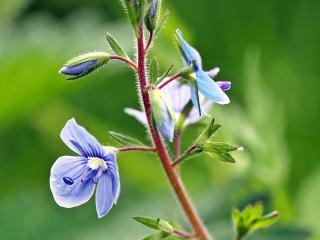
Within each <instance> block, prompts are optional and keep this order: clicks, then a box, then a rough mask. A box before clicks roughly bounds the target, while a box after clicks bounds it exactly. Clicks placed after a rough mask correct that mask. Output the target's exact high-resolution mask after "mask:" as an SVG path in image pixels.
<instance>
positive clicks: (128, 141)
mask: <svg viewBox="0 0 320 240" xmlns="http://www.w3.org/2000/svg"><path fill="white" fill-rule="evenodd" d="M109 135H110V137H111V138H112V139H113V140H115V141H116V142H118V143H120V144H121V145H122V146H144V144H143V143H142V142H140V141H139V140H137V139H135V138H132V137H129V136H126V135H124V134H122V133H117V132H113V131H109Z"/></svg>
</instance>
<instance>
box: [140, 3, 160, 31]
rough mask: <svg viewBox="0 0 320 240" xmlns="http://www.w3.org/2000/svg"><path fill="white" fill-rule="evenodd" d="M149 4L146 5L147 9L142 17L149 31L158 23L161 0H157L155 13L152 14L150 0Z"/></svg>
mask: <svg viewBox="0 0 320 240" xmlns="http://www.w3.org/2000/svg"><path fill="white" fill-rule="evenodd" d="M150 2H151V3H150V6H149V7H148V11H147V14H146V16H145V18H144V22H145V26H146V28H147V29H148V31H149V32H153V31H154V30H155V29H156V27H157V25H158V21H159V16H160V12H161V5H162V0H157V6H156V9H155V13H154V15H153V16H152V4H153V3H152V2H153V1H152V0H151V1H150Z"/></svg>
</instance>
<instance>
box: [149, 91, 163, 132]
mask: <svg viewBox="0 0 320 240" xmlns="http://www.w3.org/2000/svg"><path fill="white" fill-rule="evenodd" d="M149 96H150V101H151V108H152V113H153V117H154V119H155V121H156V123H157V125H159V126H161V124H162V114H161V91H160V90H159V89H150V90H149Z"/></svg>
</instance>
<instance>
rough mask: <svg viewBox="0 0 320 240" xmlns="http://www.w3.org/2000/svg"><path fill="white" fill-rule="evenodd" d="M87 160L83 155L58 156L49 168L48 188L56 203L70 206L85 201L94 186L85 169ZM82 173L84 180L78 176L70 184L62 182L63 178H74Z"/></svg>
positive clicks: (88, 172)
mask: <svg viewBox="0 0 320 240" xmlns="http://www.w3.org/2000/svg"><path fill="white" fill-rule="evenodd" d="M87 162H88V160H87V159H86V158H83V157H71V156H63V157H60V158H59V159H58V160H57V161H56V162H55V163H54V164H53V166H52V168H51V175H50V188H51V191H52V194H53V197H54V200H55V201H56V203H57V204H58V205H59V206H61V207H65V208H72V207H76V206H79V205H81V204H83V203H85V202H87V201H88V200H89V199H90V198H91V196H92V194H93V192H94V188H95V184H94V183H93V181H92V179H91V178H90V177H89V176H90V171H87ZM81 174H83V178H84V179H86V180H85V181H83V182H82V181H81V179H82V178H78V179H77V180H75V181H74V183H73V184H72V185H68V184H66V183H65V182H64V180H63V178H64V177H68V178H72V179H76V178H77V177H78V176H80V175H81Z"/></svg>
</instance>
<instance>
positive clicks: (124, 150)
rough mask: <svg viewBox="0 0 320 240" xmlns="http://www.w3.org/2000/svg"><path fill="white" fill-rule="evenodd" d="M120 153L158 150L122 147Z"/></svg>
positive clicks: (153, 149) (154, 150) (153, 150)
mask: <svg viewBox="0 0 320 240" xmlns="http://www.w3.org/2000/svg"><path fill="white" fill-rule="evenodd" d="M118 150H119V152H130V151H143V152H156V151H157V149H155V148H153V147H122V148H118Z"/></svg>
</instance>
